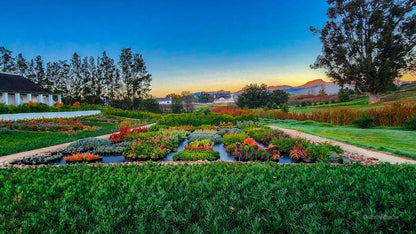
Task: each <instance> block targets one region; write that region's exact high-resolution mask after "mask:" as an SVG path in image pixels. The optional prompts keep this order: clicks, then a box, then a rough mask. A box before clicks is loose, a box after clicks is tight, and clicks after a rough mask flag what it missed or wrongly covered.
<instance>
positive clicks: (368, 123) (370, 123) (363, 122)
mask: <svg viewBox="0 0 416 234" xmlns="http://www.w3.org/2000/svg"><path fill="white" fill-rule="evenodd" d="M352 123H353V124H355V125H357V126H358V127H360V128H372V127H374V119H373V118H372V117H370V116H368V115H364V116H362V117H361V118H360V119H356V120H353V121H352Z"/></svg>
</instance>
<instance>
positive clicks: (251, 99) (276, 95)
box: [237, 84, 289, 108]
mask: <svg viewBox="0 0 416 234" xmlns="http://www.w3.org/2000/svg"><path fill="white" fill-rule="evenodd" d="M288 100H289V93H287V92H285V91H283V90H274V91H273V92H271V93H269V92H268V90H267V85H265V84H261V85H258V84H250V85H247V86H245V87H244V88H243V93H242V94H240V95H239V96H238V99H237V105H238V106H239V107H240V108H245V107H247V108H259V107H267V108H273V107H277V106H278V105H279V104H282V103H287V101H288Z"/></svg>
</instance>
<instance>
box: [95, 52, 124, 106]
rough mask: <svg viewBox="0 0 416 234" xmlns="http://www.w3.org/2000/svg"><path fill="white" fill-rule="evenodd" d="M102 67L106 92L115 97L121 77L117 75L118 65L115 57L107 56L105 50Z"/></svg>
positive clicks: (102, 79)
mask: <svg viewBox="0 0 416 234" xmlns="http://www.w3.org/2000/svg"><path fill="white" fill-rule="evenodd" d="M100 62H101V63H100V67H101V69H102V74H101V76H102V78H101V81H102V84H103V86H104V87H105V90H104V92H105V94H106V95H107V96H108V97H111V98H114V97H115V96H116V93H117V91H118V90H119V89H120V83H119V78H118V77H117V76H118V74H117V71H116V70H117V66H116V65H115V63H114V59H112V58H110V57H108V56H107V53H106V52H105V51H104V52H103V57H102V58H101V60H100Z"/></svg>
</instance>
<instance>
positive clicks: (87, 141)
mask: <svg viewBox="0 0 416 234" xmlns="http://www.w3.org/2000/svg"><path fill="white" fill-rule="evenodd" d="M110 145H111V142H110V141H109V140H107V139H102V138H96V137H87V138H84V139H80V140H77V141H74V142H72V143H71V144H69V145H68V149H69V150H77V149H84V150H90V149H94V148H95V147H98V146H110Z"/></svg>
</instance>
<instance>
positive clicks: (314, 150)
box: [306, 145, 331, 161]
mask: <svg viewBox="0 0 416 234" xmlns="http://www.w3.org/2000/svg"><path fill="white" fill-rule="evenodd" d="M306 150H307V151H308V157H309V158H310V159H312V160H316V161H329V155H331V151H330V150H329V148H327V147H325V146H324V145H307V146H306Z"/></svg>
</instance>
